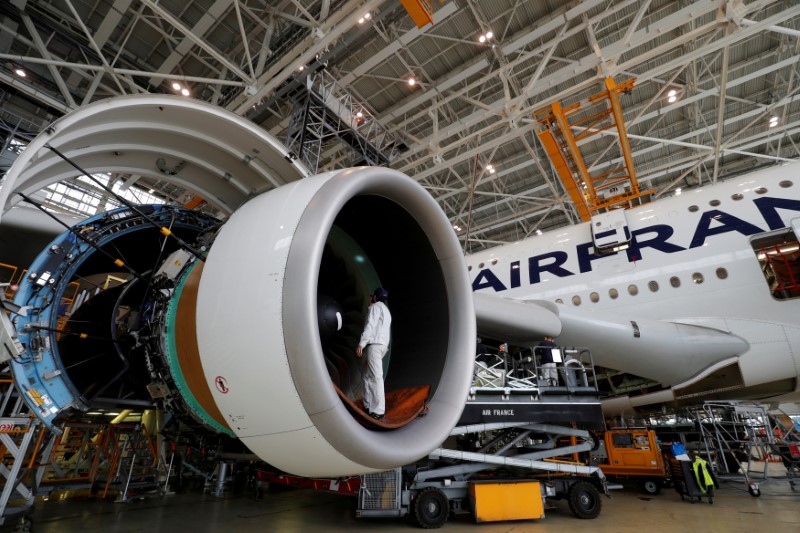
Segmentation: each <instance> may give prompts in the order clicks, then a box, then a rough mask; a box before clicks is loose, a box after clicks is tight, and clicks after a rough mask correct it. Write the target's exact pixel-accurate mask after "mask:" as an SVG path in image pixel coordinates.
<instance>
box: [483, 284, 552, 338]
mask: <svg viewBox="0 0 800 533" xmlns="http://www.w3.org/2000/svg"><path fill="white" fill-rule="evenodd" d="M473 299H474V301H475V316H476V320H477V323H478V331H479V332H480V333H481V334H482V335H486V336H487V337H491V338H493V339H498V340H503V341H508V342H511V343H514V344H523V345H524V344H530V343H534V342H536V341H538V340H540V339H541V338H542V337H544V336H545V335H550V336H553V337H557V336H558V335H559V334H560V333H561V320H559V318H558V309H557V306H556V304H554V303H552V302H545V301H521V300H510V299H508V298H501V297H499V296H494V295H491V294H483V293H473Z"/></svg>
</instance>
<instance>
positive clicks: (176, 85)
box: [172, 81, 181, 91]
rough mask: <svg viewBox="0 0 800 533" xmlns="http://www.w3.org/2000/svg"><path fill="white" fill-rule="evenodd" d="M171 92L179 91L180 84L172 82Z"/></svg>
mask: <svg viewBox="0 0 800 533" xmlns="http://www.w3.org/2000/svg"><path fill="white" fill-rule="evenodd" d="M172 90H173V91H180V90H181V84H180V83H178V82H177V81H173V82H172Z"/></svg>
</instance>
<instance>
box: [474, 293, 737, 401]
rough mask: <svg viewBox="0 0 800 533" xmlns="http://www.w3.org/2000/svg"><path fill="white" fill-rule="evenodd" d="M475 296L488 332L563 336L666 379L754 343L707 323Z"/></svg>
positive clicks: (521, 337) (518, 337) (610, 362)
mask: <svg viewBox="0 0 800 533" xmlns="http://www.w3.org/2000/svg"><path fill="white" fill-rule="evenodd" d="M474 297H475V311H476V316H477V323H478V331H479V332H480V333H482V334H485V335H487V336H491V337H492V338H496V339H501V340H508V341H509V342H512V343H519V342H521V341H524V342H529V341H531V340H533V339H539V338H541V337H542V336H543V335H552V336H557V337H558V339H557V341H558V343H559V344H561V345H562V346H579V347H586V348H589V349H590V350H591V352H592V357H593V359H594V362H595V364H597V365H600V366H605V367H608V368H613V369H615V370H619V371H621V372H626V373H629V374H635V375H637V376H641V377H644V378H648V379H652V380H654V381H658V382H660V383H662V384H664V385H675V384H679V383H684V382H687V381H689V380H691V379H692V378H694V377H695V376H698V375H699V374H701V373H703V371H705V370H707V369H709V368H711V367H713V366H714V365H716V364H718V363H720V362H722V361H725V360H727V359H730V358H731V357H735V356H737V355H740V354H742V353H744V352H746V351H747V350H748V349H749V344H748V343H747V341H745V340H744V339H742V338H741V337H738V336H737V335H734V334H732V333H730V332H727V331H722V330H720V329H716V328H711V327H707V326H701V325H695V324H682V323H678V322H671V321H668V320H653V319H643V318H638V317H635V316H631V317H625V316H621V315H619V314H618V313H615V312H607V311H595V310H588V309H578V308H575V307H567V306H563V305H556V304H552V303H550V302H543V301H529V302H522V301H515V300H508V299H505V298H501V297H498V296H494V295H484V294H475V295H474ZM537 334H538V335H537Z"/></svg>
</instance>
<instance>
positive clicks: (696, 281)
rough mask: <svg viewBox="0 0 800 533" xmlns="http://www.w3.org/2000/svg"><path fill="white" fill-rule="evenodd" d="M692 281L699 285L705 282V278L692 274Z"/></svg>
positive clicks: (698, 273)
mask: <svg viewBox="0 0 800 533" xmlns="http://www.w3.org/2000/svg"><path fill="white" fill-rule="evenodd" d="M692 281H694V282H695V283H697V284H698V285H699V284H701V283H703V282H704V281H705V278H704V277H703V275H702V274H701V273H700V272H695V273H694V274H692Z"/></svg>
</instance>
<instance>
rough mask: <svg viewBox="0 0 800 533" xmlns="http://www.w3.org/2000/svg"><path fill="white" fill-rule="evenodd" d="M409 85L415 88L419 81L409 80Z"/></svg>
mask: <svg viewBox="0 0 800 533" xmlns="http://www.w3.org/2000/svg"><path fill="white" fill-rule="evenodd" d="M408 84H409V85H411V86H412V87H413V86H414V85H416V84H417V80H415V79H414V78H408Z"/></svg>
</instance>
